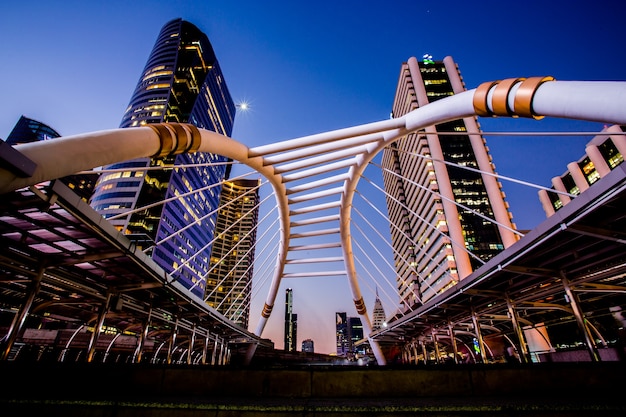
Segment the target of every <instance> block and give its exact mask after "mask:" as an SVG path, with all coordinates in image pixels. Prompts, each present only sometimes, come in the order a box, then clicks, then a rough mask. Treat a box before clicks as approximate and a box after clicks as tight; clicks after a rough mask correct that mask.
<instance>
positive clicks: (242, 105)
mask: <svg viewBox="0 0 626 417" xmlns="http://www.w3.org/2000/svg"><path fill="white" fill-rule="evenodd" d="M237 108H238V109H239V110H241V111H247V110H249V109H250V105H249V104H248V102H247V101H242V102H241V103H239V104H237Z"/></svg>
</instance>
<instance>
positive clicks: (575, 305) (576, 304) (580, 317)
mask: <svg viewBox="0 0 626 417" xmlns="http://www.w3.org/2000/svg"><path fill="white" fill-rule="evenodd" d="M561 282H562V283H563V288H564V289H565V296H566V297H567V300H568V302H569V304H570V307H571V308H572V311H573V312H574V317H575V318H576V323H577V324H578V328H579V329H580V331H581V333H582V334H583V335H584V337H585V344H586V345H587V350H588V351H589V356H591V360H592V361H593V362H600V361H601V359H600V353H599V352H598V347H597V346H596V342H595V341H594V340H593V337H592V335H591V331H590V330H589V327H588V326H587V325H586V324H585V315H584V313H583V311H582V309H581V308H580V300H579V299H578V295H576V293H575V292H574V291H572V287H571V286H570V282H569V280H568V279H567V277H566V276H565V273H564V272H563V271H561Z"/></svg>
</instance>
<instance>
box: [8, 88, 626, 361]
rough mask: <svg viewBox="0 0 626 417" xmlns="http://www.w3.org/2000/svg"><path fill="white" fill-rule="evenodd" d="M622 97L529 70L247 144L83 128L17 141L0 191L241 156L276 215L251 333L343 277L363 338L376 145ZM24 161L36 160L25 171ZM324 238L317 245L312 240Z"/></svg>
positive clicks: (612, 120) (591, 110)
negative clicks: (362, 278)
mask: <svg viewBox="0 0 626 417" xmlns="http://www.w3.org/2000/svg"><path fill="white" fill-rule="evenodd" d="M625 102H626V82H598V81H589V82H587V81H555V80H553V79H552V77H532V78H528V79H524V78H516V79H506V80H502V81H495V82H487V83H484V84H482V85H480V86H479V87H478V88H476V89H473V90H468V91H465V92H463V93H460V94H457V95H454V96H451V97H447V98H445V99H441V100H438V101H436V102H434V103H431V104H429V105H427V106H424V107H421V108H418V109H416V110H414V111H412V112H410V113H408V114H406V115H404V116H402V117H398V118H392V119H389V120H383V121H379V122H374V123H369V124H363V125H360V126H354V127H349V128H345V129H339V130H335V131H329V132H324V133H320V134H315V135H311V136H305V137H300V138H295V139H291V140H286V141H282V142H278V143H274V144H268V145H263V146H258V147H254V148H249V147H247V146H246V145H244V144H243V143H242V142H239V141H237V140H235V139H232V138H229V137H226V136H223V135H220V134H218V133H215V132H211V131H208V130H202V129H197V128H196V127H194V126H191V125H183V124H160V125H149V126H146V127H139V128H131V129H114V130H108V131H100V132H93V133H86V134H81V135H76V136H70V137H64V138H59V139H55V140H53V141H45V142H37V143H29V144H24V145H19V146H16V147H15V149H16V150H18V151H19V153H20V154H21V155H22V156H23V157H25V158H26V165H27V167H31V169H28V170H24V169H22V170H21V171H20V170H19V169H13V170H9V169H0V193H6V192H10V191H13V190H16V189H20V188H22V187H25V186H29V185H34V184H38V183H40V182H43V181H47V180H51V179H55V178H61V177H63V176H66V175H70V174H74V173H76V172H80V171H83V170H89V169H92V168H95V167H100V166H104V165H108V164H112V163H116V162H121V161H125V160H130V159H135V158H140V157H157V156H165V155H175V154H179V153H183V152H196V151H197V152H211V153H214V154H219V155H223V156H225V157H228V158H231V159H233V160H236V161H239V162H241V163H242V164H245V165H247V166H249V167H250V168H252V169H254V170H256V171H257V172H258V173H259V174H261V175H263V176H264V177H265V178H266V179H267V180H268V181H269V183H270V184H271V186H272V188H273V191H274V195H275V199H276V205H277V207H278V213H279V222H280V242H279V246H278V251H277V253H276V261H275V269H274V273H273V278H272V282H271V284H270V289H269V292H268V294H267V296H266V300H265V305H264V307H263V310H262V312H261V319H260V321H259V323H258V326H257V328H256V331H255V333H256V334H257V335H261V334H262V333H263V330H264V328H265V326H266V323H267V320H268V318H269V317H270V314H271V312H272V309H273V307H274V303H275V300H276V296H277V293H278V289H279V285H280V283H281V281H282V280H283V279H284V278H297V277H299V276H307V277H312V278H315V277H319V276H327V275H345V276H346V277H347V279H348V281H349V284H350V288H351V291H352V298H353V302H354V305H355V307H356V310H357V312H358V314H359V316H360V317H361V320H362V323H363V328H364V334H365V335H366V337H368V338H369V335H371V334H372V324H371V321H370V317H369V315H368V314H367V309H366V307H365V303H364V301H363V296H362V294H361V289H360V284H359V277H358V276H357V269H356V265H355V259H354V256H353V239H352V230H351V216H352V214H353V213H352V203H353V199H354V196H355V192H356V188H357V185H358V183H359V180H360V179H361V174H362V173H363V172H364V170H365V168H366V167H367V166H368V164H369V163H370V162H371V161H372V159H373V158H374V157H375V156H376V155H377V154H378V153H379V152H380V151H382V150H383V149H384V148H385V147H386V146H388V145H390V144H392V143H393V142H395V141H397V140H399V139H400V138H402V137H404V136H406V135H407V134H409V133H411V132H416V131H419V130H421V129H424V128H425V127H427V126H431V125H435V124H439V123H443V122H446V121H450V120H455V119H460V118H463V117H472V116H482V117H490V116H497V117H526V118H535V119H538V118H542V117H545V116H550V117H559V118H569V119H580V120H588V121H597V122H602V123H609V124H620V125H625V124H626V106H624V103H625ZM28 161H30V162H32V163H34V165H36V167H35V168H34V169H32V165H28ZM25 171H26V172H25ZM31 173H32V175H28V174H31ZM329 225H330V226H329ZM322 236H323V237H324V239H325V240H324V243H319V242H320V238H321V237H322ZM329 239H330V240H329ZM329 248H340V249H341V251H342V256H341V257H339V258H337V257H329V256H327V255H325V250H326V249H329ZM303 251H307V253H315V252H316V251H319V253H320V254H321V255H320V256H307V257H306V258H305V257H302V255H301V254H302V253H303ZM336 261H343V267H342V268H341V269H340V270H334V271H328V270H324V269H323V268H320V267H319V266H320V265H324V264H327V263H329V262H336ZM290 264H309V265H310V267H309V268H307V272H303V273H301V274H300V275H299V274H297V273H286V272H285V267H286V266H287V265H290ZM370 345H371V347H372V350H373V353H374V355H375V357H376V360H377V361H378V363H379V364H381V365H382V364H384V363H385V358H384V355H383V354H382V351H381V349H380V347H379V345H378V343H377V341H376V340H374V339H371V340H370Z"/></svg>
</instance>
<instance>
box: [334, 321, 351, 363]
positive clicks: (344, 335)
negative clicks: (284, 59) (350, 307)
mask: <svg viewBox="0 0 626 417" xmlns="http://www.w3.org/2000/svg"><path fill="white" fill-rule="evenodd" d="M335 326H336V327H335V331H336V333H335V335H336V338H335V340H336V341H337V356H347V355H348V353H349V352H350V336H349V335H348V317H347V314H346V313H345V312H339V313H335Z"/></svg>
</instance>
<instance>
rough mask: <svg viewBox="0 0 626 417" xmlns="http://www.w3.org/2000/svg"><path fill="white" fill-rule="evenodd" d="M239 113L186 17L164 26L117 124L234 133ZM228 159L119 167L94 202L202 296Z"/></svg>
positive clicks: (197, 157) (188, 158) (181, 158)
mask: <svg viewBox="0 0 626 417" xmlns="http://www.w3.org/2000/svg"><path fill="white" fill-rule="evenodd" d="M234 116H235V104H234V102H233V100H232V98H231V96H230V93H229V91H228V88H227V85H226V82H225V80H224V77H223V75H222V71H221V69H220V66H219V63H218V61H217V58H216V57H215V53H214V51H213V48H212V46H211V44H210V42H209V40H208V38H207V36H206V35H205V34H204V33H202V32H201V31H200V30H199V29H198V28H197V27H196V26H194V25H193V24H191V23H189V22H186V21H184V20H181V19H174V20H172V21H170V22H168V23H167V24H165V25H164V26H163V28H162V29H161V32H160V33H159V35H158V38H157V40H156V43H155V45H154V47H153V49H152V52H151V54H150V56H149V58H148V62H147V64H146V67H145V68H144V70H143V72H142V74H141V76H140V78H139V82H138V83H137V87H136V88H135V92H134V93H133V95H132V97H131V100H130V104H129V106H128V108H127V109H126V111H125V113H124V115H123V117H122V122H121V124H120V127H124V128H126V127H128V128H132V127H135V126H144V125H148V124H152V123H163V122H168V123H191V124H193V125H195V126H197V127H199V128H202V129H207V130H212V131H215V132H218V133H221V134H224V135H226V136H230V135H231V132H232V126H233V121H234ZM225 162H228V161H227V159H226V158H224V157H222V156H218V155H213V154H209V153H200V152H198V153H194V154H181V155H177V156H176V157H165V158H152V159H150V158H143V159H137V160H132V161H126V162H122V163H118V164H114V165H111V166H108V167H106V168H108V169H119V170H120V171H121V172H110V173H105V174H103V175H102V176H101V177H100V179H99V181H98V184H97V186H96V191H95V193H94V196H93V198H92V199H91V201H90V204H91V206H92V207H93V208H94V209H95V210H96V211H97V212H99V213H100V214H101V215H102V216H104V217H105V218H107V219H108V220H109V221H110V222H111V223H112V224H113V225H114V226H116V227H117V228H119V229H120V230H122V231H124V233H126V234H128V235H129V238H131V239H133V240H135V241H136V242H147V243H145V245H146V248H145V250H146V252H147V253H151V254H152V258H153V259H154V260H155V262H156V263H157V264H159V265H160V266H161V267H162V268H164V269H165V270H166V272H168V273H170V274H172V276H173V277H174V278H175V279H176V280H178V281H179V282H180V283H182V284H183V285H184V286H186V287H187V288H189V289H190V290H191V291H192V292H193V293H194V294H196V295H198V296H203V295H204V290H205V276H206V273H207V271H208V270H209V259H210V254H211V244H210V242H211V240H212V239H213V234H214V230H215V224H216V218H217V210H216V209H217V207H218V204H219V198H220V188H221V186H220V183H221V181H223V180H224V178H227V177H228V175H229V169H228V168H227V167H229V166H230V165H223V164H221V163H225ZM174 165H194V166H193V167H183V168H174V167H173V166H174ZM150 168H158V169H154V170H150ZM173 197H178V198H173ZM170 199H171V201H170ZM163 201H165V204H162V202H163ZM190 224H193V227H189V228H186V229H183V228H184V227H185V226H188V225H190ZM181 230H182V231H181ZM179 231H180V232H179Z"/></svg>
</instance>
